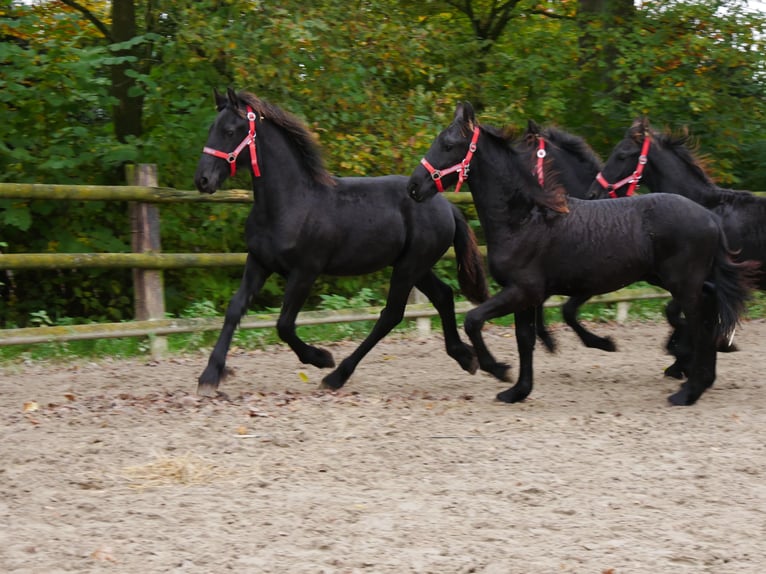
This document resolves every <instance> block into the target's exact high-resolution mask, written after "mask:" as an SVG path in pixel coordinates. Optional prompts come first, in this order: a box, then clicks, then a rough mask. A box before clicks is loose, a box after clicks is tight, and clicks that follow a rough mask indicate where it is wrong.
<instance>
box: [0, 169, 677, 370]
mask: <svg viewBox="0 0 766 574" xmlns="http://www.w3.org/2000/svg"><path fill="white" fill-rule="evenodd" d="M134 177H135V181H136V185H129V186H116V187H115V186H109V187H107V186H90V185H83V186H75V185H47V184H18V183H0V199H19V200H25V201H35V200H45V201H50V200H58V201H67V200H77V201H89V200H93V201H123V202H130V206H131V226H132V229H131V231H132V238H133V241H132V249H133V252H131V253H24V254H0V269H51V268H53V269H55V268H59V269H65V268H69V269H77V268H86V267H109V268H130V269H133V270H134V274H133V282H134V289H135V300H136V311H135V314H136V318H135V319H136V320H134V321H129V322H123V323H100V324H86V325H67V326H55V327H33V328H21V329H5V330H0V345H27V344H35V343H50V342H64V341H73V340H82V339H96V338H118V337H139V336H150V337H151V341H152V354H153V355H154V356H159V355H161V354H162V353H163V352H164V350H165V345H166V343H165V340H164V336H165V335H169V334H174V333H188V332H199V331H206V330H218V329H220V328H221V325H222V324H223V319H222V318H196V319H167V318H166V317H165V311H164V309H165V306H164V296H163V287H162V275H161V273H162V270H163V269H176V268H188V267H227V266H237V267H242V266H244V263H245V257H246V256H245V254H244V253H161V252H160V244H159V210H158V208H159V206H160V205H162V204H170V203H180V202H193V203H251V202H252V195H251V192H250V191H247V190H229V191H219V192H217V193H215V194H213V195H203V194H199V193H197V192H196V191H183V190H177V189H170V188H160V187H157V186H156V171H155V168H154V167H153V166H139V167H138V169H137V170H136V172H135V174H134ZM447 197H448V198H449V199H450V200H451V201H453V202H455V203H471V202H472V199H471V195H470V193H450V194H447ZM447 256H448V257H454V253H453V252H452V250H450V251H449V252H448V254H447ZM667 296H668V294H667V292H665V291H663V290H660V289H640V290H637V289H623V290H620V291H617V292H615V293H611V294H609V295H605V296H601V297H594V298H593V300H592V301H593V302H596V303H620V304H627V302H630V301H634V300H638V299H657V298H665V297H667ZM564 300H565V299H564V298H561V297H552V298H551V299H549V300H548V301H547V302H546V306H560V305H561V304H562V303H563V301H564ZM471 307H472V305H471V304H469V303H462V304H458V305H457V312H458V313H464V312H466V311H468V310H469V309H470V308H471ZM380 310H381V308H380V307H368V308H363V309H355V310H344V311H304V312H302V313H300V315H299V316H298V320H297V324H298V325H308V324H321V323H344V322H351V321H363V320H367V321H369V320H375V319H376V318H377V316H378V314H379V312H380ZM436 315H437V313H436V310H435V309H434V308H433V307H432V306H431V305H430V304H426V303H422V302H420V301H418V300H416V301H415V302H414V303H411V304H409V305H407V309H406V311H405V317H406V318H408V319H412V318H427V317H432V316H436ZM276 320H277V315H275V314H250V315H248V316H246V317H244V318H243V319H242V322H241V323H240V328H243V329H255V328H267V327H274V326H275V325H276Z"/></svg>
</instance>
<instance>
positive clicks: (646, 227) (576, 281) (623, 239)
mask: <svg viewBox="0 0 766 574" xmlns="http://www.w3.org/2000/svg"><path fill="white" fill-rule="evenodd" d="M450 166H457V168H456V169H455V170H453V169H452V168H451V167H450ZM437 168H439V169H441V170H442V171H441V172H439V171H438V169H437ZM469 170H470V171H469ZM468 173H470V185H471V192H472V194H473V198H474V204H475V205H476V210H477V212H478V215H479V219H480V220H481V224H482V227H483V228H484V231H485V233H486V237H487V252H488V258H489V268H490V272H491V273H492V275H493V277H494V278H495V280H496V281H497V282H498V283H499V284H500V286H501V288H502V289H501V291H500V292H499V293H498V294H496V295H494V296H493V297H491V298H490V299H489V300H487V301H486V302H484V303H482V304H481V305H479V306H478V307H476V308H474V309H473V310H471V311H469V313H468V314H467V316H466V319H465V330H466V333H467V334H468V336H469V338H470V339H471V342H472V343H473V344H474V348H475V350H476V354H477V357H478V359H479V366H480V368H481V369H482V370H484V371H487V372H488V373H491V374H492V375H494V376H495V377H497V378H498V379H501V380H504V381H509V380H510V377H509V374H508V370H509V367H508V365H506V364H504V363H499V362H498V361H496V360H495V358H494V357H493V356H492V354H491V353H490V352H489V350H488V349H487V347H486V345H485V343H484V340H483V337H482V332H481V331H482V327H483V325H484V323H485V322H486V321H487V320H488V319H492V318H495V317H500V316H503V315H507V314H509V313H515V314H516V338H517V344H518V349H519V361H520V367H519V378H518V381H517V383H516V385H514V386H513V387H511V388H509V389H507V390H505V391H503V392H501V393H500V394H498V396H497V398H498V399H499V400H501V401H505V402H517V401H521V400H523V399H525V398H526V397H527V396H528V395H529V393H530V392H531V391H532V379H533V373H532V356H533V350H534V344H535V334H534V320H535V318H534V308H535V307H536V306H538V305H540V304H541V303H542V302H543V301H544V300H545V299H546V298H547V297H549V296H550V295H554V294H562V295H570V296H572V295H575V296H591V295H596V294H599V293H607V292H609V291H614V290H616V289H619V288H621V287H624V286H625V285H628V284H630V283H634V282H636V281H639V280H644V281H648V282H650V283H653V284H656V285H660V286H662V287H664V288H665V289H667V290H668V291H670V293H671V294H672V295H673V297H674V298H675V299H676V301H678V303H679V305H680V306H681V308H682V310H683V312H684V314H685V315H686V318H687V321H688V323H689V326H690V331H691V333H692V334H693V339H692V343H693V353H692V360H691V363H690V368H689V378H688V380H687V381H686V382H685V383H683V384H682V385H681V388H680V389H679V390H678V391H677V392H676V393H674V394H673V395H671V396H670V397H669V400H670V402H671V403H672V404H674V405H691V404H693V403H694V402H696V401H697V399H698V398H699V397H700V396H701V395H702V393H703V392H704V391H705V390H706V389H707V388H708V387H709V386H710V385H712V384H713V381H714V380H715V367H716V349H715V341H716V339H717V337H719V336H721V335H722V334H726V333H729V332H731V330H732V329H734V327H735V325H736V323H737V321H738V319H739V316H740V314H741V312H742V311H743V309H744V304H745V300H746V298H747V296H748V293H749V290H748V286H747V271H748V270H750V269H751V268H752V265H751V264H750V263H739V264H735V263H734V262H733V261H732V260H731V257H730V253H729V250H728V249H727V246H726V240H725V236H724V235H723V231H722V230H721V227H720V223H719V221H718V218H717V217H716V216H715V215H713V214H711V213H710V212H709V211H707V210H706V209H704V208H702V207H701V206H699V205H697V204H696V203H694V202H693V201H691V200H688V199H686V198H684V197H680V196H677V195H667V194H658V195H650V196H642V197H639V198H634V199H616V200H609V201H583V200H578V199H575V198H569V199H567V195H566V193H565V191H564V189H563V188H562V187H561V186H560V185H558V184H557V183H556V182H555V181H554V178H553V177H550V178H549V177H548V173H547V172H546V179H545V182H544V186H542V187H541V185H540V183H539V181H538V179H537V178H536V177H534V176H533V174H532V173H531V172H530V169H529V166H528V165H527V164H524V163H523V162H522V161H521V158H520V156H519V154H518V152H516V150H515V149H514V148H513V146H512V145H511V143H510V141H509V139H508V135H507V133H505V132H504V131H503V130H499V129H496V128H492V127H489V126H480V125H478V123H477V122H476V118H475V116H474V111H473V108H472V107H471V106H470V104H461V105H459V106H458V107H457V110H456V111H455V118H454V120H453V122H452V123H451V124H450V125H449V126H448V127H447V128H446V129H445V130H443V131H442V132H441V133H440V134H439V135H438V136H437V137H436V139H435V141H434V142H433V144H432V145H431V148H430V149H429V151H428V153H427V154H426V157H425V158H423V160H422V162H421V165H420V166H418V167H417V168H415V170H414V171H413V173H412V176H411V177H410V182H409V184H408V189H409V192H410V195H411V196H412V198H413V199H415V200H416V201H418V202H422V201H424V200H426V199H428V198H431V197H432V196H433V195H435V194H436V192H437V185H436V182H437V181H438V183H439V187H443V185H444V184H445V183H446V184H450V183H452V182H454V181H455V179H459V180H460V181H463V180H465V179H466V177H467V175H468ZM442 174H446V175H445V176H444V183H442V181H441V180H442Z"/></svg>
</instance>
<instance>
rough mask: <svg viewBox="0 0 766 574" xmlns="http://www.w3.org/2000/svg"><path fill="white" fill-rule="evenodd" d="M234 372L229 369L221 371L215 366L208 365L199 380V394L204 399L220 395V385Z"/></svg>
mask: <svg viewBox="0 0 766 574" xmlns="http://www.w3.org/2000/svg"><path fill="white" fill-rule="evenodd" d="M233 373H234V371H233V370H232V369H230V368H228V367H221V368H220V369H219V368H218V367H216V366H214V365H208V366H207V367H205V370H204V371H202V374H201V375H200V376H199V379H197V394H198V395H201V396H203V397H214V396H216V395H217V394H218V385H219V384H220V383H221V382H222V381H224V380H226V377H228V376H229V375H232V374H233Z"/></svg>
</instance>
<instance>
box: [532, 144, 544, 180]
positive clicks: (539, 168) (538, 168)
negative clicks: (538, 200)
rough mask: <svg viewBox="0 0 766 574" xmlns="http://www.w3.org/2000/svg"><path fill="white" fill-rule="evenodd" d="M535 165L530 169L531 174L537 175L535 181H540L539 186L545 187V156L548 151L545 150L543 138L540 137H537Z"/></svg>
mask: <svg viewBox="0 0 766 574" xmlns="http://www.w3.org/2000/svg"><path fill="white" fill-rule="evenodd" d="M537 141H538V144H537V165H535V169H534V170H533V171H532V174H533V175H536V176H537V181H538V182H539V183H540V187H545V169H544V166H545V156H546V155H548V152H547V151H545V139H544V138H542V137H539V138H537Z"/></svg>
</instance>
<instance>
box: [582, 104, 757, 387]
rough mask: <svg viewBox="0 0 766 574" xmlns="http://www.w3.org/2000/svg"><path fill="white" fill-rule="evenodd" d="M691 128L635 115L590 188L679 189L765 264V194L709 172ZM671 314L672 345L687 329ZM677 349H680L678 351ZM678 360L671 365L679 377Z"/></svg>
mask: <svg viewBox="0 0 766 574" xmlns="http://www.w3.org/2000/svg"><path fill="white" fill-rule="evenodd" d="M689 143H690V138H689V135H688V133H684V134H679V135H673V134H671V133H667V132H664V133H661V132H657V131H656V130H654V129H652V127H651V126H650V125H649V120H648V119H646V118H639V119H636V120H635V121H634V122H633V124H632V125H631V126H630V127H629V128H628V129H627V130H626V132H625V137H624V138H623V139H622V141H621V142H620V143H618V144H617V145H616V146H615V148H614V150H613V151H612V153H611V155H610V156H609V159H608V160H607V162H606V163H605V164H604V167H603V169H602V170H601V172H600V173H599V174H598V176H597V179H596V181H594V183H593V185H592V186H591V189H590V192H591V193H592V194H594V195H597V196H599V197H607V196H608V197H626V196H630V195H632V194H633V193H634V192H635V191H636V190H637V189H638V187H639V184H640V183H641V182H643V183H645V184H646V185H647V187H648V188H649V190H650V191H652V192H655V193H675V194H678V195H683V196H684V197H688V198H689V199H691V200H692V201H694V202H696V203H699V204H700V205H702V206H704V207H706V208H707V209H709V210H711V211H712V212H713V213H715V214H716V215H718V216H719V217H720V218H721V224H722V226H723V230H724V233H725V234H726V238H727V240H728V242H729V246H730V247H731V249H732V250H734V251H735V252H736V256H735V258H736V259H738V260H741V261H744V260H752V261H758V262H759V263H760V265H761V268H762V269H763V267H764V264H766V226H764V221H766V198H763V197H758V196H756V195H753V194H752V193H750V192H749V191H738V190H732V189H724V188H721V187H719V186H717V185H716V184H715V183H714V182H713V181H712V180H711V179H710V177H709V176H708V175H707V173H706V172H705V169H704V167H703V165H702V163H701V162H700V160H699V159H698V158H697V157H696V156H695V154H694V152H693V151H692V149H690V145H689ZM756 279H757V285H756V287H757V288H758V289H760V290H766V274H763V273H759V274H758V275H757V277H756ZM668 318H669V320H670V322H671V324H673V325H674V327H676V332H674V334H673V335H672V336H671V339H670V341H671V344H673V343H676V344H683V343H682V341H683V340H684V336H683V334H682V333H681V331H685V329H684V323H683V321H682V319H681V318H680V313H679V309H678V308H677V307H669V309H668ZM734 348H735V347H734V346H733V345H732V344H731V341H728V340H727V341H721V342H720V344H719V347H718V350H719V351H731V350H733V349H734ZM676 354H678V353H677V352H676ZM683 371H684V369H683V367H681V366H679V365H678V364H677V363H676V364H674V365H672V366H671V367H669V368H668V369H667V370H666V373H667V374H668V375H669V376H673V377H676V378H680V377H681V376H682V375H683Z"/></svg>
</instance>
